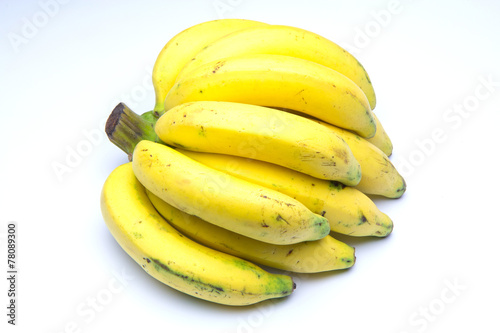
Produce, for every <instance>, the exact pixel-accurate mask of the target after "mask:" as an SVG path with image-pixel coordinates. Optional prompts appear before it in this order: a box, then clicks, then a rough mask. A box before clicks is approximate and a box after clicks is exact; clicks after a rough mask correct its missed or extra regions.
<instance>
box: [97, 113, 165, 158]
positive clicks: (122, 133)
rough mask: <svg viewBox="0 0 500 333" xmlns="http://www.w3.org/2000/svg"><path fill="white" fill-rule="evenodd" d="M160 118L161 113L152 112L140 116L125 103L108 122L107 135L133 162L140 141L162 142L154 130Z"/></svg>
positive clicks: (111, 115)
mask: <svg viewBox="0 0 500 333" xmlns="http://www.w3.org/2000/svg"><path fill="white" fill-rule="evenodd" d="M159 116H160V114H159V113H157V112H151V111H150V112H146V113H144V114H143V115H138V114H137V113H135V112H134V111H132V110H131V109H130V108H129V107H128V106H126V105H125V104H124V103H119V104H118V105H117V106H116V107H115V108H114V109H113V111H112V112H111V114H110V115H109V117H108V119H107V121H106V127H105V131H106V135H107V136H108V138H109V140H110V141H111V142H112V143H113V144H114V145H115V146H117V147H118V148H120V149H121V150H123V151H124V152H125V153H127V155H128V158H129V160H132V153H133V151H134V148H135V146H136V145H137V144H138V143H139V141H141V140H149V141H153V142H158V143H161V142H162V141H161V140H160V138H158V135H156V133H155V130H154V126H155V123H156V120H158V118H159Z"/></svg>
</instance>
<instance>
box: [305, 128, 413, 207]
mask: <svg viewBox="0 0 500 333" xmlns="http://www.w3.org/2000/svg"><path fill="white" fill-rule="evenodd" d="M314 121H316V122H317V123H318V124H322V125H323V126H325V127H326V128H327V129H329V130H330V131H332V133H335V134H337V135H338V136H340V137H341V138H342V139H344V141H345V142H346V143H347V145H348V146H349V148H350V149H351V151H352V154H353V155H354V157H355V158H356V160H357V161H358V162H359V164H360V165H361V173H362V176H361V180H360V182H359V183H358V184H357V185H355V186H354V188H356V189H358V190H360V191H361V192H363V193H365V194H372V195H381V196H384V197H387V198H393V199H396V198H399V197H401V196H402V195H403V193H405V191H406V182H405V180H404V178H403V177H402V176H401V174H400V173H399V172H398V170H397V169H396V167H395V166H394V165H393V164H392V163H391V161H390V160H389V158H388V157H387V155H386V154H384V152H382V151H381V150H380V149H379V148H377V147H376V146H375V145H373V144H372V143H370V142H368V141H367V140H365V139H363V138H361V137H359V136H357V135H356V134H354V133H351V132H349V131H346V130H344V129H342V128H338V127H336V126H333V125H331V124H327V123H325V122H321V121H319V120H314Z"/></svg>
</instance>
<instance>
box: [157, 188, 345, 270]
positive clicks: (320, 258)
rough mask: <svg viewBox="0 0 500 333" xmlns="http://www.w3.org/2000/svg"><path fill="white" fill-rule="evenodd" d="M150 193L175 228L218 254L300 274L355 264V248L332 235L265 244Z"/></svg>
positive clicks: (337, 268)
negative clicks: (219, 252) (308, 240)
mask: <svg viewBox="0 0 500 333" xmlns="http://www.w3.org/2000/svg"><path fill="white" fill-rule="evenodd" d="M147 194H148V197H149V198H150V200H151V203H152V204H153V206H155V208H156V209H157V210H158V212H159V213H160V214H161V215H162V216H163V217H164V218H165V219H166V220H167V221H168V222H169V223H170V224H171V225H172V226H173V227H175V228H176V229H177V230H179V231H180V232H181V233H182V234H183V235H186V236H188V237H190V238H191V239H193V240H194V241H196V242H198V243H200V244H203V245H205V246H208V247H210V248H213V249H216V250H218V251H221V252H225V253H228V254H231V255H234V256H236V257H239V258H243V259H246V260H249V261H251V262H254V263H256V264H261V265H266V266H269V267H273V268H278V269H283V270H286V271H290V272H296V273H317V272H325V271H331V270H340V269H346V268H349V267H351V266H352V265H354V261H355V256H354V248H353V247H351V246H349V245H347V244H345V243H343V242H341V241H338V240H336V239H334V238H333V237H331V236H326V237H324V238H322V239H320V240H317V241H312V242H302V243H298V244H292V245H274V244H269V243H264V242H260V241H258V240H255V239H252V238H248V237H245V236H242V235H239V234H237V233H234V232H232V231H229V230H227V229H224V228H221V227H218V226H216V225H214V224H212V223H208V222H206V221H203V220H202V219H200V218H199V217H196V216H194V215H189V214H186V213H184V212H182V211H180V210H179V209H177V208H175V207H173V206H172V205H169V204H168V203H166V202H165V201H163V200H161V199H160V198H159V197H158V196H156V195H154V194H153V193H151V192H150V191H147Z"/></svg>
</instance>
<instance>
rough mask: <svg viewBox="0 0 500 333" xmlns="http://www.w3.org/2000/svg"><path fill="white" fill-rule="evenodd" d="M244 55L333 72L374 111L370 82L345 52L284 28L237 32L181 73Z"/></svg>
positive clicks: (208, 48) (212, 45)
mask: <svg viewBox="0 0 500 333" xmlns="http://www.w3.org/2000/svg"><path fill="white" fill-rule="evenodd" d="M245 54H276V55H285V56H291V57H296V58H301V59H305V60H309V61H313V62H316V63H318V64H321V65H324V66H326V67H329V68H332V69H334V70H336V71H337V72H340V73H341V74H344V75H345V76H347V77H348V78H349V79H351V80H352V81H354V82H355V83H356V84H357V85H358V86H359V87H360V88H361V90H362V91H363V92H364V93H365V95H366V97H367V98H368V101H369V102H370V107H371V109H372V110H373V109H374V108H375V104H376V98H375V91H374V89H373V85H372V83H371V80H370V78H369V76H368V74H367V72H366V70H365V69H364V68H363V66H362V65H361V63H360V62H359V61H358V60H357V59H356V58H355V57H354V56H353V55H352V54H350V53H349V52H347V51H346V50H345V49H343V48H342V47H340V46H339V45H337V44H336V43H334V42H332V41H331V40H329V39H327V38H324V37H322V36H320V35H318V34H315V33H313V32H311V31H307V30H304V29H300V28H296V27H291V26H285V25H262V26H260V25H258V26H255V27H250V28H248V29H245V30H238V31H236V32H233V33H230V34H228V35H226V36H224V37H221V38H219V39H217V40H215V41H213V42H212V43H209V44H207V46H206V47H204V48H203V49H202V50H200V52H198V53H197V54H196V55H195V56H194V57H193V58H192V59H191V60H190V61H189V62H188V63H187V64H186V65H185V66H184V68H183V69H182V71H181V73H180V74H179V75H180V76H182V75H183V73H188V72H189V71H190V70H192V69H194V68H196V67H198V66H200V65H203V64H206V63H209V62H213V61H216V60H219V59H222V58H227V57H234V56H239V55H245Z"/></svg>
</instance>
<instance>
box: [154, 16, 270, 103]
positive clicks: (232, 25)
mask: <svg viewBox="0 0 500 333" xmlns="http://www.w3.org/2000/svg"><path fill="white" fill-rule="evenodd" d="M264 25H266V24H265V23H262V22H257V21H252V20H242V19H222V20H213V21H207V22H203V23H200V24H197V25H194V26H192V27H190V28H188V29H185V30H183V31H181V32H180V33H178V34H177V35H175V36H174V37H173V38H172V39H170V41H169V42H168V43H167V44H166V45H165V46H164V47H163V49H162V50H161V52H160V53H159V55H158V57H157V59H156V62H155V64H154V67H153V86H154V90H155V95H156V96H155V98H156V101H155V107H154V111H156V112H159V113H163V111H164V107H163V102H164V101H165V96H166V95H167V92H168V91H169V90H170V88H171V87H172V86H173V84H174V82H175V80H176V78H177V75H178V74H179V72H180V71H181V69H182V68H183V67H184V65H185V64H186V63H187V62H188V61H189V60H190V59H192V58H193V56H194V55H195V54H196V53H197V52H198V51H199V50H201V49H202V48H203V47H205V46H206V45H207V44H209V43H211V42H213V41H215V40H216V39H218V38H220V37H222V36H224V35H227V34H229V33H232V32H235V31H238V30H241V29H246V28H249V27H254V26H264Z"/></svg>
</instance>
